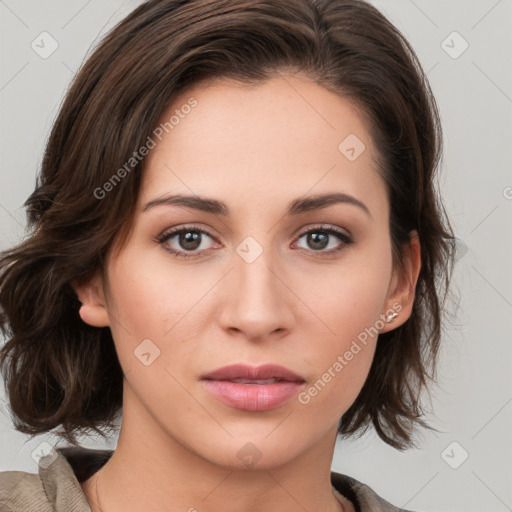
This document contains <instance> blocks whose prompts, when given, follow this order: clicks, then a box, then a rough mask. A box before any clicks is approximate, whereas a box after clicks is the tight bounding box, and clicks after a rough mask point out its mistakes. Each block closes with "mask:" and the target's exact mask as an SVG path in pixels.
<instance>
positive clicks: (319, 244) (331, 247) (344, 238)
mask: <svg viewBox="0 0 512 512" xmlns="http://www.w3.org/2000/svg"><path fill="white" fill-rule="evenodd" d="M302 238H305V241H306V244H307V245H308V246H309V247H302V248H304V249H308V250H313V252H320V253H326V254H332V253H334V252H337V251H340V250H342V249H343V248H344V247H346V246H347V245H350V244H352V243H353V240H352V238H351V237H350V236H349V235H347V234H345V233H343V232H342V231H339V230H337V229H335V228H333V227H330V226H329V227H324V226H316V227H315V228H313V229H310V230H308V231H306V232H305V233H303V234H302V235H300V236H299V239H298V240H301V239H302ZM335 238H337V239H338V241H337V242H336V239H335ZM325 249H328V250H325Z"/></svg>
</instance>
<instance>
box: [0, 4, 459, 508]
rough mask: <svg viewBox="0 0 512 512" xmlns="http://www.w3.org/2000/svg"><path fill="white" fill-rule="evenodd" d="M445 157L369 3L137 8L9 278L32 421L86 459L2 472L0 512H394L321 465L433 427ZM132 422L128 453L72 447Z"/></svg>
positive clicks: (435, 121) (445, 255)
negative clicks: (425, 396) (429, 388)
mask: <svg viewBox="0 0 512 512" xmlns="http://www.w3.org/2000/svg"><path fill="white" fill-rule="evenodd" d="M440 154H441V131H440V125H439V118H438V113H437V109H436V104H435V101H434V98H433V97H432V93H431V91H430V88H429V85H428V82H427V81H426V78H425V75H424V74H423V71H422V69H421V67H420V65H419V63H418V61H417V58H416V56H415V54H414V52H413V50H412V49H411V48H410V46H409V44H408V43H407V42H406V41H405V40H404V38H403V36H401V34H400V33H399V32H398V31H397V30H396V29H395V28H394V27H393V26H392V25H391V24H390V23H389V21H387V20H386V19H385V18H384V17H383V16H382V15H381V14H380V13H379V12H378V11H377V10H376V9H375V8H373V7H372V6H370V5H369V4H367V3H365V2H362V1H359V0H336V1H332V0H329V1H327V0H316V1H315V0H305V1H296V0H280V1H278V2H275V1H270V0H265V1H260V2H249V1H238V0H221V1H215V2H204V1H199V0H196V1H194V0H193V1H183V2H178V1H169V0H158V1H156V0H150V1H148V2H146V3H144V4H143V5H141V6H140V7H138V8H137V9H135V11H133V13H131V14H130V15H129V16H128V17H127V18H126V19H125V20H123V21H122V22H121V23H120V24H119V25H118V26H117V27H115V29H114V30H112V31H111V32H110V33H109V35H108V36H107V37H106V38H105V40H104V41H103V42H102V43H101V44H100V45H99V47H98V48H97V49H96V50H95V52H94V53H93V55H92V56H91V57H90V58H89V59H88V61H87V62H86V63H85V65H84V66H83V68H82V69H81V70H80V72H79V73H78V75H77V77H76V78H75V81H74V83H73V84H72V87H71V88H70V90H69V92H68V94H67V96H66V99H65V101H64V103H63V105H62V108H61V111H60V113H59V116H58V118H57V120H56V122H55V125H54V127H53V130H52V133H51V135H50V139H49V141H48V145H47V148H46V152H45V158H44V161H43V168H42V171H41V175H40V179H39V182H38V186H37V188H36V190H35V192H34V193H33V194H32V195H31V196H30V198H29V199H28V200H27V211H28V215H29V222H30V225H31V226H32V227H33V231H32V233H31V235H30V237H28V238H27V239H26V240H25V241H24V242H23V243H22V244H20V245H19V246H18V247H15V248H13V249H12V250H10V251H6V252H4V253H3V256H2V259H1V262H0V268H1V288H0V301H1V302H0V303H1V305H2V308H3V316H2V328H3V330H4V333H5V334H6V336H7V343H6V344H5V346H4V347H3V348H2V352H1V359H0V362H1V365H2V368H3V374H4V379H5V383H6V387H7V390H8V394H9V399H10V406H11V408H12V411H13V415H14V419H15V426H16V428H17V429H18V430H20V431H22V432H25V433H28V434H32V435H34V434H37V433H42V432H47V431H50V430H51V429H54V428H58V427H60V431H59V433H60V435H62V437H63V438H65V439H66V440H67V441H69V442H70V443H71V446H69V447H59V448H55V449H51V450H50V451H48V452H45V453H46V455H45V456H42V457H41V458H40V460H39V474H38V475H32V474H28V473H22V472H4V473H2V474H1V476H0V483H1V488H2V491H1V493H0V500H1V501H0V504H1V510H16V511H17V510H28V509H31V510H32V509H33V510H59V511H64V510H80V511H82V510H84V511H85V510H92V511H94V512H112V511H117V510H122V511H124V512H130V511H140V510H144V511H163V510H165V511H172V512H174V511H178V510H179V511H181V510H188V511H194V510H197V511H199V512H204V511H217V510H227V511H230V510H233V511H241V510H243V511H263V510H264V511H266V512H272V511H274V510H280V511H285V512H287V511H296V510H311V511H320V510H321V511H341V510H342V511H345V512H348V511H361V512H363V511H393V510H398V509H397V508H395V507H394V506H392V505H391V504H390V503H388V502H387V501H386V500H385V499H384V498H383V497H381V496H379V495H377V494H376V493H375V492H374V491H373V490H372V489H371V488H369V487H368V486H365V485H364V484H362V483H361V482H358V481H356V480H354V479H353V478H350V477H349V476H346V475H340V474H337V473H333V472H331V471H330V467H331V461H332V456H333V451H334V443H335V441H336V437H337V435H340V436H342V437H344V438H347V437H349V436H351V435H354V434H360V433H362V432H364V431H365V430H366V429H367V428H368V427H369V426H370V425H373V427H374V428H375V429H376V432H377V433H378V435H379V436H380V437H381V438H382V439H383V440H384V441H385V442H386V443H388V444H390V445H391V446H393V447H395V448H397V449H405V448H406V447H408V446H411V445H412V444H413V432H414V429H415V427H416V426H418V425H419V426H424V427H428V425H427V424H426V423H425V421H424V418H423V416H424V412H423V409H422V407H421V404H420V401H419V394H420V392H421V390H422V389H423V388H424V385H425V384H426V380H427V378H429V377H430V376H431V374H432V372H433V371H434V368H435V360H436V354H437V350H438V345H439V338H440V325H441V308H442V302H443V300H444V296H445V294H446V290H447V285H448V283H449V276H450V272H451V264H452V261H453V254H452V251H451V247H452V245H451V242H452V240H453V235H452V231H451V227H450V224H449V222H448V220H447V219H446V216H445V214H444V209H443V207H442V204H441V201H440V199H439V198H438V197H437V194H436V189H435V186H436V183H435V172H436V168H437V164H438V161H439V158H440ZM443 292H444V294H443ZM120 411H122V424H121V429H120V433H119V441H118V444H117V447H116V449H115V450H114V451H107V450H90V449H85V448H83V447H80V446H73V444H75V443H76V435H77V434H78V433H83V432H89V431H91V430H93V431H96V432H99V433H103V429H105V428H107V429H108V428H112V427H113V421H114V420H115V417H116V415H117V414H118V413H119V412H120ZM43 452H44V450H43Z"/></svg>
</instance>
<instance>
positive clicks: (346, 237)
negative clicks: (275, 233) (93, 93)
mask: <svg viewBox="0 0 512 512" xmlns="http://www.w3.org/2000/svg"><path fill="white" fill-rule="evenodd" d="M187 231H194V232H197V233H201V234H202V235H206V236H207V237H208V238H210V239H211V240H213V241H214V242H216V243H219V242H218V241H217V239H216V237H214V236H212V235H211V234H210V233H209V232H208V231H206V230H204V229H203V228H201V227H200V226H198V225H194V224H191V225H184V226H179V227H174V228H170V229H167V230H165V231H163V232H162V233H161V234H160V235H158V236H157V237H156V238H155V242H157V243H159V244H161V245H163V244H164V243H165V242H166V241H167V240H169V239H171V238H173V237H174V236H176V235H178V234H180V233H183V232H187ZM315 231H323V232H326V233H328V234H330V235H333V236H336V237H338V239H339V240H340V243H341V244H342V246H341V247H338V248H335V249H330V250H328V251H323V250H320V251H314V250H312V249H310V250H309V252H312V253H316V254H318V255H319V256H329V255H332V254H333V253H336V252H338V251H340V250H342V249H344V248H345V247H346V246H348V245H350V244H352V243H353V242H354V240H353V237H352V235H351V234H349V233H348V231H347V230H345V231H347V232H346V233H345V232H343V231H342V230H341V228H338V227H335V226H332V225H325V224H316V225H313V226H309V227H308V228H305V229H302V230H301V231H300V233H298V234H297V235H295V236H294V237H293V240H294V241H293V244H296V243H297V242H298V241H299V240H300V239H301V238H302V237H303V236H305V235H307V234H309V233H311V232H315ZM300 249H301V250H304V251H308V249H304V248H300ZM165 250H166V251H167V252H169V253H171V254H172V255H173V256H175V257H178V258H179V257H182V258H200V257H201V255H202V254H204V253H206V252H209V251H211V249H203V250H202V251H198V252H195V251H179V250H177V249H170V248H167V249H165Z"/></svg>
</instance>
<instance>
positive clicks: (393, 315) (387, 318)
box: [384, 311, 398, 324]
mask: <svg viewBox="0 0 512 512" xmlns="http://www.w3.org/2000/svg"><path fill="white" fill-rule="evenodd" d="M397 316H398V313H397V312H396V311H393V313H389V314H387V315H386V316H385V317H384V320H386V322H387V323H388V324H389V322H391V320H393V318H396V317H397Z"/></svg>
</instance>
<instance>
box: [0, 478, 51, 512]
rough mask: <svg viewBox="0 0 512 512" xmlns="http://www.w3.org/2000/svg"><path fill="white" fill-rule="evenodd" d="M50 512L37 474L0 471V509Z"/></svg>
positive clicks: (9, 511)
mask: <svg viewBox="0 0 512 512" xmlns="http://www.w3.org/2000/svg"><path fill="white" fill-rule="evenodd" d="M21 510H26V511H27V512H28V511H36V510H37V511H41V512H52V510H53V508H52V506H51V504H50V502H49V501H48V497H47V496H46V493H45V490H44V487H43V483H42V481H41V479H40V478H39V475H37V474H33V473H26V472H24V471H3V472H0V511H1V512H20V511H21Z"/></svg>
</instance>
